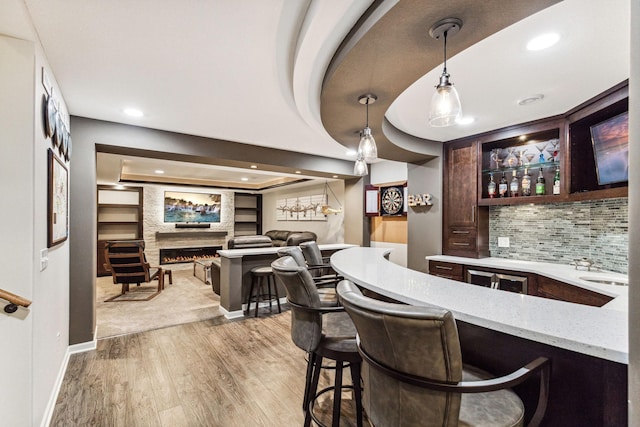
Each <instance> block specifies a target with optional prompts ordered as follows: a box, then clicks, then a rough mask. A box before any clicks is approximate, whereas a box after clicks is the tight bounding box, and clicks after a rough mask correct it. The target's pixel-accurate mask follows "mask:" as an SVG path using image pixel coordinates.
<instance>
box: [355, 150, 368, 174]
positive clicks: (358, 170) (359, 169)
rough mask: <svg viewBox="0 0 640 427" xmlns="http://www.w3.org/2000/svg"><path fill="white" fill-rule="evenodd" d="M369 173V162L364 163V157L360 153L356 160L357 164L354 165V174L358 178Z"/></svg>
mask: <svg viewBox="0 0 640 427" xmlns="http://www.w3.org/2000/svg"><path fill="white" fill-rule="evenodd" d="M368 173H369V168H368V167H367V162H365V161H364V157H363V156H362V154H360V151H358V157H357V158H356V163H355V165H353V174H354V175H356V176H365V175H367V174H368Z"/></svg>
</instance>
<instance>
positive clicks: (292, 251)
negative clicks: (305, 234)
mask: <svg viewBox="0 0 640 427" xmlns="http://www.w3.org/2000/svg"><path fill="white" fill-rule="evenodd" d="M278 256H279V257H285V256H290V257H291V258H293V260H294V261H295V262H296V264H298V265H299V266H300V267H306V266H307V261H306V260H305V259H304V255H303V254H302V249H300V248H299V247H298V246H284V247H282V248H280V249H278Z"/></svg>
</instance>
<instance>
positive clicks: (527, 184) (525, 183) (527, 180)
mask: <svg viewBox="0 0 640 427" xmlns="http://www.w3.org/2000/svg"><path fill="white" fill-rule="evenodd" d="M520 186H521V187H522V191H521V192H522V195H523V196H530V195H531V175H529V169H528V168H524V175H522V181H520Z"/></svg>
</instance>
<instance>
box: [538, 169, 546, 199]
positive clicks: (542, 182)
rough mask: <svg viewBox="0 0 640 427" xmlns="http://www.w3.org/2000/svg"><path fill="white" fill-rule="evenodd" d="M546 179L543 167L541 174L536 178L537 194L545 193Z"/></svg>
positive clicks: (542, 194)
mask: <svg viewBox="0 0 640 427" xmlns="http://www.w3.org/2000/svg"><path fill="white" fill-rule="evenodd" d="M545 184H546V182H545V180H544V175H542V168H540V174H539V175H538V178H536V196H544V193H545Z"/></svg>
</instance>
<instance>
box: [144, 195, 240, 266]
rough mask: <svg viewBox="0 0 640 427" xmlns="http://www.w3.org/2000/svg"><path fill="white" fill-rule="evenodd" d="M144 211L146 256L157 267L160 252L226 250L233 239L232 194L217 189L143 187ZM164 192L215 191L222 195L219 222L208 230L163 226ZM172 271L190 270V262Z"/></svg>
mask: <svg viewBox="0 0 640 427" xmlns="http://www.w3.org/2000/svg"><path fill="white" fill-rule="evenodd" d="M143 187H144V205H143V206H144V209H143V219H144V224H143V231H144V233H143V235H144V240H145V244H146V248H145V254H146V256H147V259H148V261H149V263H150V264H151V265H160V264H161V262H160V261H161V260H160V249H176V248H201V247H212V246H213V247H220V248H221V249H222V248H225V247H226V243H227V239H228V238H231V237H233V230H234V227H233V225H234V203H233V196H234V192H233V191H229V190H219V189H215V190H214V189H204V188H193V189H185V188H184V187H171V186H163V185H156V184H145V185H143ZM165 191H192V192H194V193H197V192H204V191H206V192H214V193H220V194H221V196H222V197H221V211H220V222H219V223H215V224H211V226H210V228H205V229H203V228H178V227H176V224H171V223H165V222H164V218H163V209H164V192H165ZM170 267H171V269H172V270H181V269H190V268H193V267H192V263H190V262H183V263H177V264H170Z"/></svg>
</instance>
